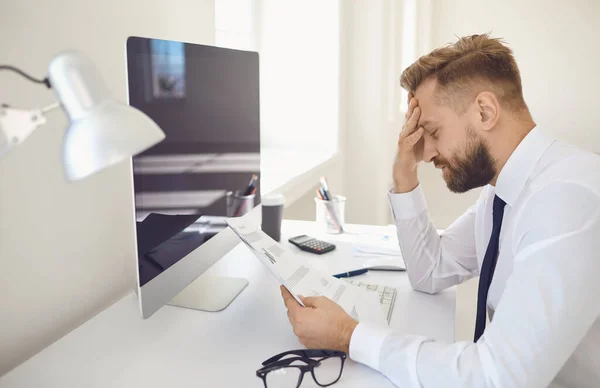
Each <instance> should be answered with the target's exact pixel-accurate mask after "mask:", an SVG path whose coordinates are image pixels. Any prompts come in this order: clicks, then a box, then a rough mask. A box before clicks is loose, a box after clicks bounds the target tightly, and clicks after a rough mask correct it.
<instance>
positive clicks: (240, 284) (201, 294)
mask: <svg viewBox="0 0 600 388" xmlns="http://www.w3.org/2000/svg"><path fill="white" fill-rule="evenodd" d="M247 285H248V281H247V280H246V279H242V278H230V277H223V276H204V275H202V276H200V277H198V279H196V280H194V281H193V282H192V283H190V285H189V286H187V287H186V288H184V289H183V291H181V292H180V293H179V294H177V295H176V296H175V297H174V298H173V299H171V301H170V302H169V303H168V304H169V305H171V306H177V307H184V308H188V309H194V310H202V311H211V312H214V311H221V310H223V309H225V307H227V306H229V304H230V303H231V302H232V301H233V300H234V299H235V297H236V296H238V294H239V293H240V292H242V290H243V289H244V288H245V287H246V286H247Z"/></svg>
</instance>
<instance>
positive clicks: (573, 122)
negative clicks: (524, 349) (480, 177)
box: [420, 0, 600, 227]
mask: <svg viewBox="0 0 600 388" xmlns="http://www.w3.org/2000/svg"><path fill="white" fill-rule="evenodd" d="M431 25H432V28H433V31H432V34H431V36H432V39H431V44H432V48H434V47H439V46H442V45H444V44H446V43H448V42H453V41H455V40H456V37H455V35H458V36H463V35H471V34H477V33H482V32H486V31H491V33H492V36H494V37H502V38H504V39H505V40H506V41H507V42H508V44H509V45H510V47H512V48H513V50H514V54H515V57H516V60H517V63H518V65H519V68H520V70H521V78H522V80H523V89H524V95H525V100H526V102H527V104H528V105H529V108H530V110H531V112H532V115H533V118H534V120H535V121H536V123H537V124H538V127H539V128H540V129H541V130H543V131H544V132H547V133H549V134H552V135H553V136H556V137H558V138H559V139H562V140H565V141H568V142H571V143H573V144H576V145H578V146H581V147H584V148H586V149H590V150H593V151H597V152H600V118H599V116H598V105H599V99H598V90H600V72H599V71H598V61H599V60H600V54H599V52H598V47H600V43H599V42H600V1H597V0H571V1H554V0H553V1H548V0H527V1H522V0H505V1H481V0H437V1H433V20H432V23H431ZM420 54H423V53H420ZM420 178H421V183H422V184H423V186H424V189H425V194H426V197H427V200H428V201H427V202H428V205H429V210H430V213H431V215H432V217H433V219H434V222H436V225H437V226H439V227H446V226H448V224H449V223H450V222H451V221H452V220H454V219H455V218H456V217H457V216H458V215H460V214H461V213H462V212H463V211H464V210H466V208H467V207H468V206H469V205H470V204H472V203H474V201H475V200H476V198H477V195H478V193H479V190H475V191H473V192H471V193H468V194H466V195H456V194H451V193H449V192H448V191H447V189H446V187H445V184H444V183H443V181H442V180H441V177H440V174H439V172H437V171H434V170H433V169H432V168H431V167H430V166H425V167H424V168H421V169H420Z"/></svg>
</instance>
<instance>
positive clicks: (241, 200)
mask: <svg viewBox="0 0 600 388" xmlns="http://www.w3.org/2000/svg"><path fill="white" fill-rule="evenodd" d="M254 197H255V194H250V195H241V194H240V192H239V191H236V192H235V193H234V192H233V191H228V192H227V194H225V207H226V212H227V217H241V216H243V215H244V214H246V213H248V212H249V211H250V210H252V209H254Z"/></svg>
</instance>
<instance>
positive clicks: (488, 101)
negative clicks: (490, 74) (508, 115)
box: [475, 91, 500, 131]
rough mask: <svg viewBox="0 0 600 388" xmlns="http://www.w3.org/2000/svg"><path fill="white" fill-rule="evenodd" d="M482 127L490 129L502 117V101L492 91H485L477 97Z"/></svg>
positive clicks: (476, 101)
mask: <svg viewBox="0 0 600 388" xmlns="http://www.w3.org/2000/svg"><path fill="white" fill-rule="evenodd" d="M475 104H476V106H477V113H478V115H479V119H480V120H481V129H483V130H484V131H489V130H491V129H492V128H494V127H495V126H496V123H497V122H498V120H499V119H500V102H499V101H498V98H496V95H495V94H494V93H492V92H487V91H483V92H481V93H479V94H478V95H477V97H476V98H475Z"/></svg>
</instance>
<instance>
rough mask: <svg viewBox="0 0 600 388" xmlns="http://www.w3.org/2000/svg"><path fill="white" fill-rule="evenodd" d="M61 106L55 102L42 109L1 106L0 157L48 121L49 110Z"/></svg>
mask: <svg viewBox="0 0 600 388" xmlns="http://www.w3.org/2000/svg"><path fill="white" fill-rule="evenodd" d="M59 107H60V104H59V103H53V104H51V105H48V106H46V107H44V108H42V109H29V110H27V109H17V108H12V107H9V106H7V105H1V106H0V158H1V157H2V156H3V155H4V154H5V153H7V152H8V151H9V150H10V149H11V148H13V147H15V146H17V145H19V144H21V143H22V142H23V141H25V139H27V138H28V137H29V135H31V134H32V133H33V131H34V130H35V129H36V128H38V127H39V126H41V125H44V124H45V123H46V116H45V114H46V113H47V112H50V111H52V110H54V109H57V108H59Z"/></svg>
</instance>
